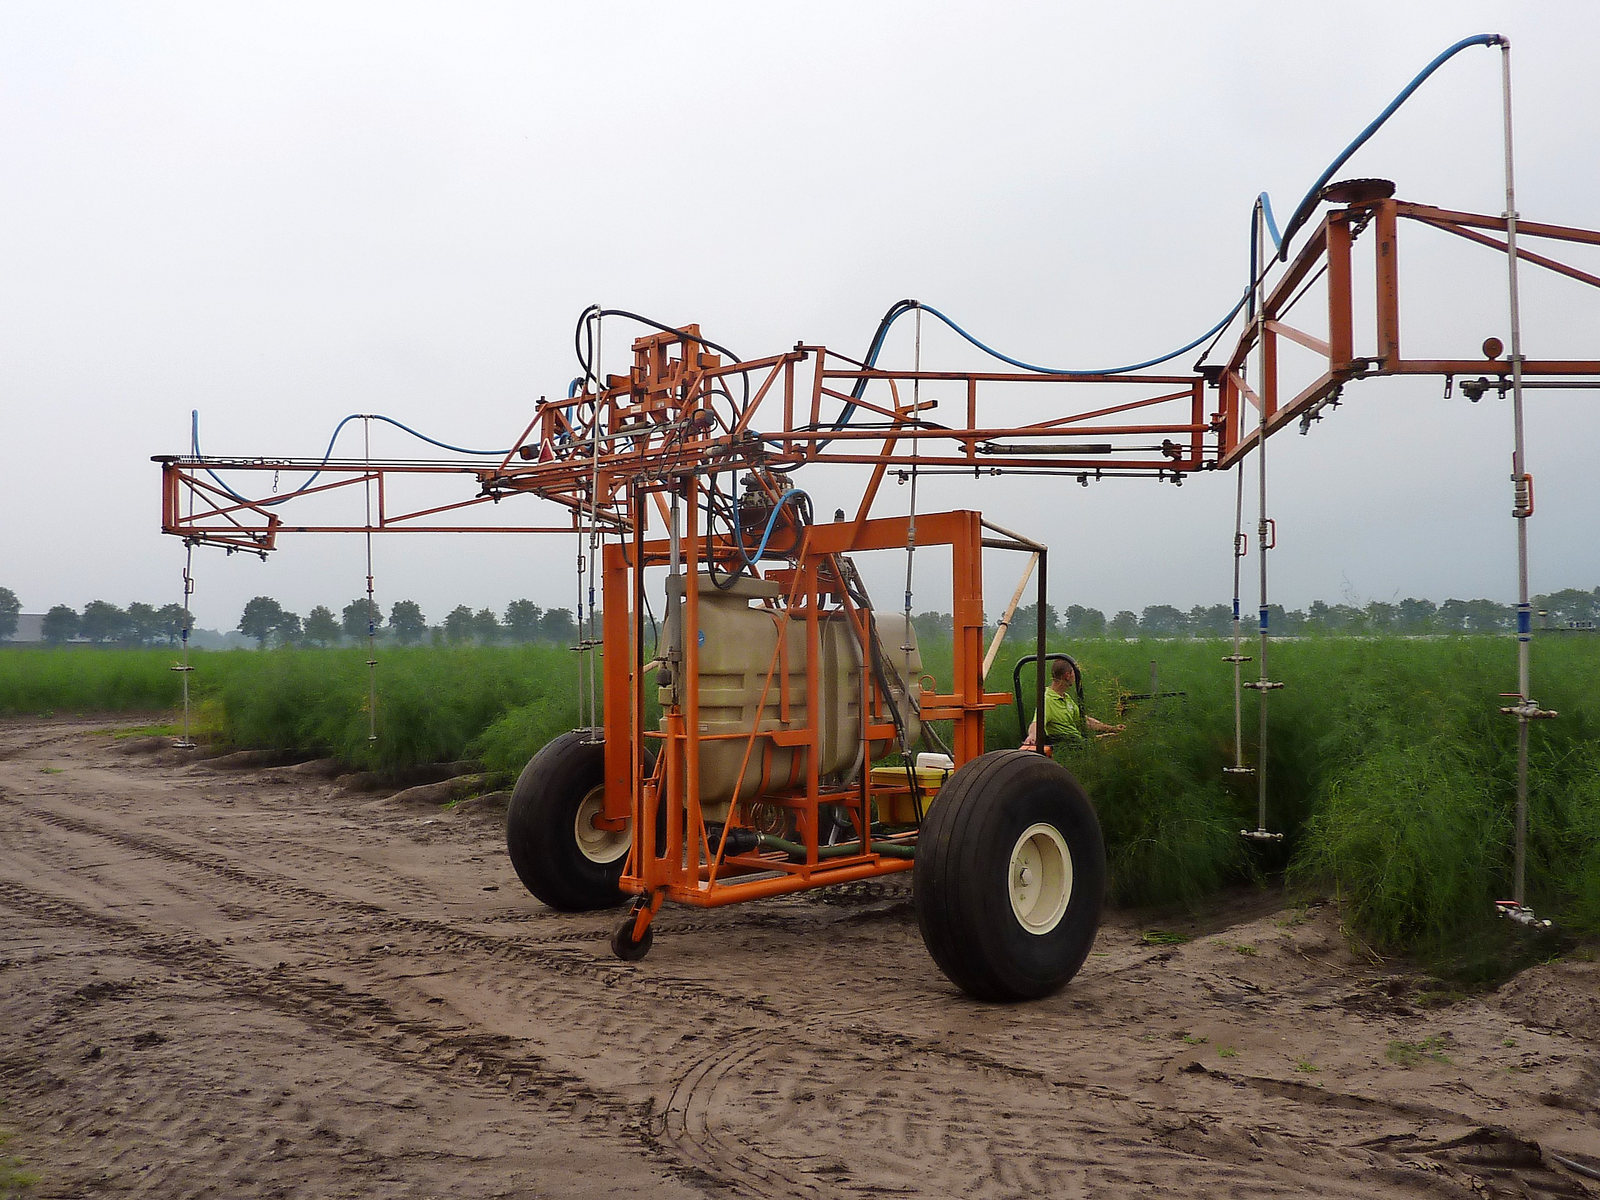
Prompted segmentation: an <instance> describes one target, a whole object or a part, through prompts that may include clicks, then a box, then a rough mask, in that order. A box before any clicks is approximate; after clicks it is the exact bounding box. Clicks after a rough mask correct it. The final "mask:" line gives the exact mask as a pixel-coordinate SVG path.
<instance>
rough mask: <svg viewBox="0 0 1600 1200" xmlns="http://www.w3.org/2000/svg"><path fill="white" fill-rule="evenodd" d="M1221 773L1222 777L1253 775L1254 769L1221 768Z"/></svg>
mask: <svg viewBox="0 0 1600 1200" xmlns="http://www.w3.org/2000/svg"><path fill="white" fill-rule="evenodd" d="M1222 773H1223V774H1224V775H1254V774H1255V773H1256V769H1255V768H1254V767H1223V768H1222Z"/></svg>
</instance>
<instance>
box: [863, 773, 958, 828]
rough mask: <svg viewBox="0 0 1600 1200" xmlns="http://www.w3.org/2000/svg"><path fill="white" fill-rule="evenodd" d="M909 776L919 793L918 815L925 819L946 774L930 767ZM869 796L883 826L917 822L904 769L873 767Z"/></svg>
mask: <svg viewBox="0 0 1600 1200" xmlns="http://www.w3.org/2000/svg"><path fill="white" fill-rule="evenodd" d="M912 774H914V775H915V776H916V779H917V790H918V791H920V792H921V793H922V812H923V815H924V816H926V815H927V812H928V808H929V806H930V805H931V804H932V803H933V798H934V796H936V795H937V794H938V792H939V789H940V788H941V787H943V786H944V782H945V780H947V779H949V778H950V772H949V771H945V770H940V769H937V768H933V767H917V768H915V769H914V770H913V772H912ZM872 796H873V799H874V800H875V801H876V802H877V806H878V820H880V821H882V822H883V823H884V824H886V825H912V824H915V823H916V820H917V809H916V805H915V804H914V803H913V802H912V798H911V789H910V788H909V786H908V785H907V782H906V769H905V768H904V767H873V768H872Z"/></svg>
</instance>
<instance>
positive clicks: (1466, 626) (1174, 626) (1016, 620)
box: [913, 588, 1600, 638]
mask: <svg viewBox="0 0 1600 1200" xmlns="http://www.w3.org/2000/svg"><path fill="white" fill-rule="evenodd" d="M1533 608H1534V612H1535V613H1536V614H1537V615H1536V617H1535V620H1534V627H1535V628H1536V629H1540V628H1543V629H1560V628H1565V627H1569V626H1573V625H1586V624H1591V625H1592V624H1593V623H1595V622H1597V621H1600V588H1595V589H1594V590H1593V591H1587V592H1586V591H1583V590H1581V589H1579V588H1567V589H1565V590H1564V591H1560V592H1552V593H1550V594H1549V595H1544V596H1535V597H1534V598H1533ZM1267 612H1268V619H1269V623H1270V625H1271V629H1272V631H1273V632H1274V633H1275V634H1280V635H1283V636H1286V637H1296V636H1315V635H1319V634H1334V635H1339V634H1343V635H1361V634H1412V635H1416V634H1429V633H1503V632H1507V631H1509V630H1513V629H1515V628H1516V612H1517V610H1516V608H1515V607H1513V606H1512V605H1509V604H1501V603H1499V602H1497V601H1494V600H1446V601H1445V602H1444V603H1443V604H1435V603H1434V602H1433V601H1432V600H1418V599H1415V598H1407V599H1405V600H1401V601H1398V602H1397V603H1393V604H1391V603H1388V602H1387V601H1383V600H1374V601H1371V602H1370V603H1368V604H1365V605H1361V606H1357V605H1354V604H1326V603H1324V602H1323V601H1321V600H1314V601H1312V603H1311V604H1310V605H1308V606H1307V607H1306V608H1305V609H1303V610H1302V609H1298V608H1295V609H1289V610H1287V611H1285V609H1284V608H1283V606H1282V605H1279V604H1269V605H1268V606H1267ZM1241 615H1242V617H1243V619H1244V624H1245V627H1246V631H1247V632H1254V630H1255V625H1256V619H1257V616H1256V609H1255V606H1253V605H1246V606H1244V608H1243V612H1242V614H1241ZM1037 620H1038V609H1037V607H1036V606H1035V605H1032V604H1029V605H1024V606H1022V607H1019V608H1018V609H1017V612H1016V615H1015V616H1014V617H1013V618H1012V622H1011V628H1012V630H1013V631H1016V632H1018V633H1021V634H1026V633H1027V632H1028V631H1030V630H1032V629H1034V628H1035V623H1036V621H1037ZM1045 621H1046V624H1047V625H1048V627H1049V629H1050V631H1051V632H1052V633H1059V634H1063V635H1065V636H1067V637H1076V638H1085V637H1091V638H1092V637H1165V638H1171V637H1227V636H1229V635H1230V634H1231V633H1232V632H1233V610H1232V607H1231V606H1230V605H1227V604H1211V605H1196V606H1195V607H1194V608H1191V609H1189V610H1188V611H1187V612H1185V611H1184V610H1182V609H1179V608H1175V607H1173V606H1172V605H1170V604H1152V605H1149V606H1148V607H1146V608H1145V610H1144V611H1143V612H1142V613H1136V612H1133V611H1131V610H1128V609H1124V610H1123V611H1121V612H1118V613H1116V614H1114V615H1113V616H1111V617H1109V618H1108V617H1107V616H1106V614H1105V613H1103V612H1101V611H1100V610H1099V609H1098V608H1085V607H1084V606H1083V605H1080V604H1072V605H1069V606H1067V608H1065V609H1057V608H1056V607H1055V606H1054V605H1053V604H1046V605H1045ZM913 623H914V624H915V625H916V627H917V632H918V634H919V635H921V636H922V637H925V638H926V637H947V636H949V633H950V630H951V619H950V614H949V613H921V614H918V615H917V616H916V617H914V618H913Z"/></svg>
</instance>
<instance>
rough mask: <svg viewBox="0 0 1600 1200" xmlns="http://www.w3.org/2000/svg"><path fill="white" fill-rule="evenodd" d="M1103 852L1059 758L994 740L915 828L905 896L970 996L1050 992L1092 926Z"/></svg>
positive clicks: (940, 958) (1088, 940)
mask: <svg viewBox="0 0 1600 1200" xmlns="http://www.w3.org/2000/svg"><path fill="white" fill-rule="evenodd" d="M1105 890H1106V854H1105V842H1104V840H1103V839H1102V837H1101V834H1100V822H1099V820H1098V818H1097V817H1096V816H1095V812H1094V806H1093V805H1092V804H1090V802H1089V797H1088V796H1087V795H1086V794H1085V793H1084V790H1083V788H1082V787H1080V786H1079V784H1078V781H1077V780H1076V779H1074V778H1073V777H1072V775H1071V773H1070V772H1068V771H1067V769H1066V768H1065V767H1062V766H1061V765H1059V764H1058V763H1055V762H1053V761H1051V760H1050V759H1048V758H1046V757H1045V756H1044V755H1041V754H1035V753H1031V752H1029V751H1025V750H996V751H993V752H991V753H989V754H984V755H981V756H980V757H978V758H975V759H973V760H972V761H971V762H969V763H967V764H965V765H964V766H962V768H961V769H960V770H959V771H957V772H956V773H955V774H954V775H952V776H951V777H950V781H949V783H947V784H946V785H945V786H944V787H943V788H942V789H940V792H939V796H938V799H937V800H936V801H935V802H934V804H933V806H932V808H931V809H930V810H929V812H928V817H927V820H925V821H924V822H923V825H922V833H921V835H920V836H919V837H918V838H917V858H916V867H915V869H914V871H913V873H912V897H913V902H914V905H915V908H916V912H917V925H918V927H919V928H920V929H921V931H922V940H923V942H924V944H925V945H926V946H927V947H928V953H930V954H931V955H932V956H933V960H934V962H935V963H937V964H938V966H939V969H940V970H941V971H943V972H944V974H945V976H946V977H947V978H948V979H949V980H950V981H951V982H952V983H954V984H955V985H956V986H957V987H959V988H961V989H962V990H963V991H964V992H966V993H967V994H969V995H971V996H972V997H974V998H975V999H978V1000H986V1001H1016V1000H1033V999H1037V998H1039V997H1041V996H1048V995H1049V994H1050V993H1052V992H1054V991H1057V990H1058V989H1060V988H1061V987H1062V986H1064V985H1065V984H1066V983H1067V981H1068V980H1070V979H1071V978H1072V977H1073V976H1074V975H1076V974H1077V973H1078V968H1079V967H1081V966H1082V965H1083V961H1084V959H1085V958H1087V957H1088V954H1089V948H1090V947H1091V946H1092V945H1093V944H1094V938H1095V934H1096V932H1097V931H1098V929H1099V927H1100V914H1101V910H1102V909H1103V907H1104V905H1105Z"/></svg>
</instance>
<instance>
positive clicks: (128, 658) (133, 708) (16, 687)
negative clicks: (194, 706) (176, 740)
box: [0, 646, 181, 715]
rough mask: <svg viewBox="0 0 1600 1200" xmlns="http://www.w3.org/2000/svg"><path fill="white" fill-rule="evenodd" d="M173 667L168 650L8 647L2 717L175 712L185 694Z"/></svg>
mask: <svg viewBox="0 0 1600 1200" xmlns="http://www.w3.org/2000/svg"><path fill="white" fill-rule="evenodd" d="M172 664H173V656H172V652H171V651H168V650H96V649H90V648H89V647H87V646H82V647H80V646H66V647H61V648H54V647H50V648H46V647H32V646H26V647H25V646H17V647H7V648H6V649H5V650H4V651H3V652H0V713H3V714H7V715H14V714H20V713H42V712H50V711H62V712H149V711H152V710H155V709H162V708H170V707H172V706H173V705H174V704H177V703H178V701H179V696H180V688H181V684H180V683H179V680H178V675H177V673H176V672H175V671H173V670H172Z"/></svg>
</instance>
